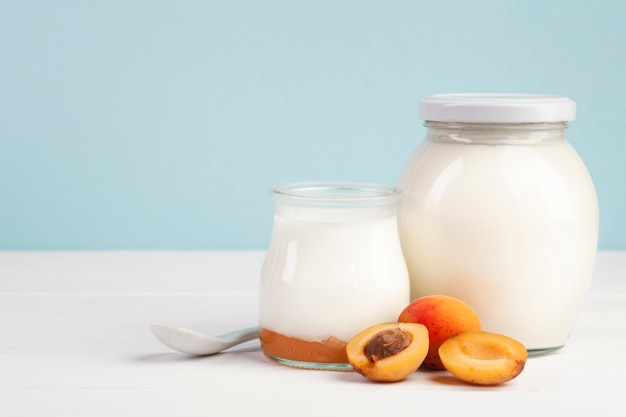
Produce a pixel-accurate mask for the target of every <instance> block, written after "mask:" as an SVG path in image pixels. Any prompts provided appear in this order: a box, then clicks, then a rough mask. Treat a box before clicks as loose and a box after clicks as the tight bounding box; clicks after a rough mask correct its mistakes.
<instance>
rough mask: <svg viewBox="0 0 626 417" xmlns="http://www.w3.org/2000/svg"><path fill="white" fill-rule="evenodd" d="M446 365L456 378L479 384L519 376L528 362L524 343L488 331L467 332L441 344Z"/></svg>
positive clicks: (440, 349) (497, 381) (496, 383)
mask: <svg viewBox="0 0 626 417" xmlns="http://www.w3.org/2000/svg"><path fill="white" fill-rule="evenodd" d="M439 355H440V357H441V360H442V362H443V364H444V366H445V367H446V369H447V370H448V371H449V372H450V373H451V374H452V375H454V376H456V377H457V378H459V379H461V380H463V381H465V382H469V383H471V384H478V385H499V384H502V383H505V382H507V381H510V380H512V379H513V378H515V377H516V376H518V375H519V374H520V373H521V372H522V371H523V370H524V366H525V365H526V360H527V359H528V352H527V350H526V348H525V347H524V345H522V344H521V343H519V342H518V341H517V340H514V339H511V338H510V337H507V336H504V335H501V334H497V333H489V332H467V333H462V334H459V335H457V336H454V337H451V338H450V339H448V340H446V341H445V342H444V343H443V344H442V345H441V346H440V347H439Z"/></svg>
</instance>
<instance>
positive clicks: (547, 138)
mask: <svg viewBox="0 0 626 417" xmlns="http://www.w3.org/2000/svg"><path fill="white" fill-rule="evenodd" d="M424 126H425V127H426V128H427V129H428V131H427V133H426V140H430V141H433V142H444V143H445V142H447V143H467V144H492V145H496V144H508V145H532V144H538V143H550V142H559V141H564V140H565V135H564V132H565V129H566V128H567V123H565V122H557V123H462V122H428V121H427V122H425V123H424Z"/></svg>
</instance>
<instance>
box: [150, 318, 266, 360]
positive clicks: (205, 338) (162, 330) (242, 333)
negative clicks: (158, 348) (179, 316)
mask: <svg viewBox="0 0 626 417" xmlns="http://www.w3.org/2000/svg"><path fill="white" fill-rule="evenodd" d="M150 330H151V331H152V334H153V335H154V336H156V338H157V339H159V340H160V341H161V343H163V344H164V345H165V346H167V347H169V348H172V349H174V350H176V351H178V352H182V353H186V354H188V355H194V356H206V355H214V354H216V353H219V352H222V351H224V350H226V349H228V348H231V347H233V346H236V345H239V344H241V343H245V342H248V341H250V340H254V339H258V338H259V328H258V327H248V328H245V329H240V330H235V331H233V332H228V333H224V334H222V335H219V336H209V335H208V334H204V333H201V332H198V331H195V330H190V329H185V328H182V327H174V326H166V325H162V324H153V325H152V326H150Z"/></svg>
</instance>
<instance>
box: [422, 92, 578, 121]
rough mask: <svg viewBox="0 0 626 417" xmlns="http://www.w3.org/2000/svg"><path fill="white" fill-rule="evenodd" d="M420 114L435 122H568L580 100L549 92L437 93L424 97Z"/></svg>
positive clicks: (572, 118)
mask: <svg viewBox="0 0 626 417" xmlns="http://www.w3.org/2000/svg"><path fill="white" fill-rule="evenodd" d="M419 117H420V119H422V120H426V121H432V122H466V123H547V122H568V121H571V120H574V119H575V118H576V103H575V102H574V101H572V100H570V99H569V98H567V97H561V96H553V95H545V94H437V95H434V96H430V97H426V98H425V99H423V100H421V101H420V103H419Z"/></svg>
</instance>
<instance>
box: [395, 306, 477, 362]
mask: <svg viewBox="0 0 626 417" xmlns="http://www.w3.org/2000/svg"><path fill="white" fill-rule="evenodd" d="M398 321H399V322H405V323H420V324H423V325H424V326H426V328H427V329H428V336H429V339H430V340H429V346H430V347H429V350H428V355H426V359H425V360H424V363H423V364H422V367H424V368H428V369H437V370H442V369H445V367H444V365H443V363H442V362H441V359H440V358H439V347H440V346H441V344H442V343H443V342H445V341H446V340H447V339H449V338H450V337H452V336H455V335H457V334H460V333H463V332H479V331H482V325H481V323H480V319H479V317H478V314H477V313H476V312H475V311H474V309H472V308H471V307H470V306H469V305H467V304H466V303H464V302H463V301H461V300H459V299H457V298H454V297H450V296H446V295H428V296H424V297H420V298H417V299H415V300H414V301H413V302H411V304H409V305H408V306H407V307H406V308H405V309H404V310H403V311H402V312H401V313H400V316H399V317H398Z"/></svg>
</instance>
